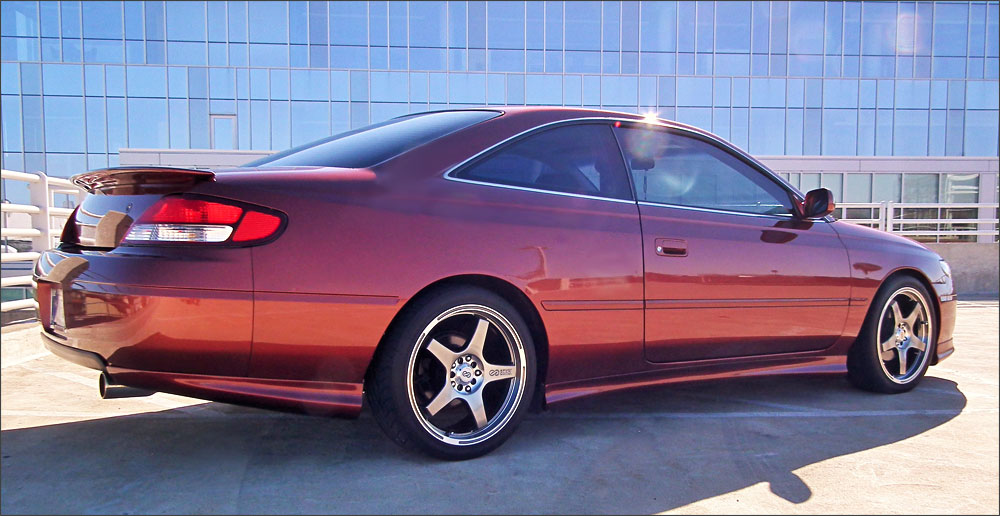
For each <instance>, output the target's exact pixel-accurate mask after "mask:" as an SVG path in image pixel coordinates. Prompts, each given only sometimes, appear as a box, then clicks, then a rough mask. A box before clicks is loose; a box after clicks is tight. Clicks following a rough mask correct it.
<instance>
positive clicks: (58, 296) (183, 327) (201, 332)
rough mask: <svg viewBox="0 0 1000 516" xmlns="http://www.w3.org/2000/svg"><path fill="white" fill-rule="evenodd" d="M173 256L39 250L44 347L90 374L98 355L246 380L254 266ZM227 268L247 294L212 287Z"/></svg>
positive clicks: (113, 361)
mask: <svg viewBox="0 0 1000 516" xmlns="http://www.w3.org/2000/svg"><path fill="white" fill-rule="evenodd" d="M173 253H174V254H172V255H171V254H161V255H153V254H145V255H129V254H124V253H116V252H114V251H111V252H93V251H87V252H77V253H71V252H62V251H46V252H45V253H43V254H42V256H41V257H40V258H39V260H38V263H37V265H36V266H35V280H36V282H37V285H38V287H37V289H36V296H37V301H38V308H39V310H38V311H39V319H40V320H41V323H42V327H43V328H44V330H45V333H44V335H45V339H46V342H47V343H53V344H56V343H57V344H58V345H60V346H61V347H57V348H55V349H56V350H58V351H53V353H55V354H57V355H59V356H63V357H64V358H69V357H68V356H67V355H70V354H73V356H75V357H76V359H73V358H69V359H70V360H71V361H74V362H77V363H80V361H82V362H84V363H82V364H81V365H85V366H87V367H92V368H98V367H95V366H96V365H97V360H96V359H95V358H94V356H96V357H97V358H99V359H100V360H101V361H102V366H103V367H107V366H114V367H124V368H129V369H137V370H149V371H163V372H175V373H193V374H209V375H224V376H241V375H245V374H246V371H247V367H248V365H249V361H250V346H251V338H252V330H253V328H252V324H253V293H252V292H251V288H250V282H249V278H250V268H249V264H245V265H244V264H243V263H242V262H243V258H242V257H240V256H238V255H236V254H233V253H229V254H228V255H227V253H220V257H219V258H214V257H213V258H208V257H205V256H199V255H198V254H196V253H190V254H183V255H182V254H179V253H178V252H177V251H173ZM220 258H221V259H220ZM246 261H247V262H248V261H249V257H248V256H247V258H246ZM226 266H228V267H226ZM222 268H227V269H228V272H229V275H232V276H234V277H233V278H232V279H233V284H235V285H236V286H237V287H245V290H242V289H240V290H233V289H220V288H213V287H218V286H220V285H219V281H220V278H219V277H218V274H219V269H222ZM213 273H214V274H216V275H215V276H213ZM243 274H245V278H244V277H242V276H243ZM53 303H58V306H53ZM57 314H58V316H57ZM75 351H79V352H81V353H89V355H83V356H88V357H90V358H80V353H76V354H74V352H75ZM91 355H93V356H91ZM103 367H100V368H103Z"/></svg>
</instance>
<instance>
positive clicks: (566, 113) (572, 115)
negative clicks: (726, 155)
mask: <svg viewBox="0 0 1000 516" xmlns="http://www.w3.org/2000/svg"><path fill="white" fill-rule="evenodd" d="M443 111H493V112H499V113H501V114H502V116H501V117H498V118H508V119H509V118H511V117H516V118H520V117H531V118H533V119H536V120H537V119H539V118H544V119H545V120H544V122H545V123H550V122H558V121H561V120H574V119H578V118H608V119H614V120H630V121H635V122H651V123H655V124H657V125H662V126H666V127H673V128H677V129H684V130H686V131H691V132H695V133H698V134H701V135H704V136H708V137H710V138H712V139H716V140H720V141H723V142H725V143H727V144H729V145H732V144H730V143H729V142H728V141H726V140H725V139H724V138H722V137H720V136H718V135H716V134H713V133H711V132H709V131H706V130H704V129H701V128H699V127H695V126H693V125H688V124H685V123H681V122H677V121H675V120H668V119H665V118H660V117H659V116H658V113H656V112H655V111H652V110H651V111H650V112H649V114H636V113H628V112H624V111H613V110H610V109H594V108H583V107H566V106H470V107H461V108H451V109H436V110H430V111H423V112H419V113H411V114H423V113H439V112H443ZM404 116H408V115H404Z"/></svg>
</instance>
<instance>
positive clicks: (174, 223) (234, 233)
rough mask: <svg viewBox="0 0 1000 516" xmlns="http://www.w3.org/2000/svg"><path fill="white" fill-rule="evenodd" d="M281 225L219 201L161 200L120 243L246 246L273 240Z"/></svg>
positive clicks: (268, 215) (262, 212)
mask: <svg viewBox="0 0 1000 516" xmlns="http://www.w3.org/2000/svg"><path fill="white" fill-rule="evenodd" d="M281 222H282V218H281V217H280V216H278V215H276V214H272V213H266V212H265V209H264V208H260V209H255V208H254V207H241V206H237V205H236V204H231V203H227V202H225V201H221V200H212V201H210V200H205V199H189V198H183V197H164V198H163V199H160V200H159V201H157V202H156V204H154V205H153V206H151V207H150V208H149V209H147V210H146V211H145V212H144V213H143V214H142V216H141V217H139V220H138V221H136V223H135V224H133V225H132V227H131V228H129V231H128V234H127V235H125V238H124V242H127V243H154V242H163V243H169V242H186V243H223V242H230V241H231V242H239V243H241V244H246V243H252V242H255V241H260V240H266V239H268V238H270V237H272V236H274V235H275V233H277V232H278V230H279V229H280V227H281ZM230 237H232V238H230Z"/></svg>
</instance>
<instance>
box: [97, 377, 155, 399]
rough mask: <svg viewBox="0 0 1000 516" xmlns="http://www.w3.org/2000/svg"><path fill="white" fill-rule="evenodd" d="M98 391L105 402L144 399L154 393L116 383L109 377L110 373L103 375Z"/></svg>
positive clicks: (98, 384) (98, 381) (99, 380)
mask: <svg viewBox="0 0 1000 516" xmlns="http://www.w3.org/2000/svg"><path fill="white" fill-rule="evenodd" d="M97 390H98V391H99V392H100V393H101V399H105V400H113V399H118V398H142V397H144V396H149V395H151V394H153V391H147V390H146V389H138V388H136V387H128V386H125V385H122V384H119V383H115V382H114V381H113V380H112V379H111V377H110V376H108V373H101V377H100V378H99V379H98V380H97Z"/></svg>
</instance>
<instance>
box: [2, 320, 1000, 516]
mask: <svg viewBox="0 0 1000 516" xmlns="http://www.w3.org/2000/svg"><path fill="white" fill-rule="evenodd" d="M36 331H37V330H36V329H25V330H19V331H12V332H5V333H4V334H3V340H4V343H3V345H4V346H5V347H8V346H13V345H14V344H13V343H17V342H22V343H23V342H28V343H29V344H32V345H33V343H34V342H35V340H33V339H38V337H37V335H36V333H35V332H36ZM19 339H20V340H19ZM955 342H956V347H957V352H956V353H955V354H954V355H953V356H952V357H951V358H949V359H948V360H946V361H944V362H942V363H941V364H940V365H938V366H935V367H932V368H931V369H930V371H929V373H928V376H927V378H925V379H924V381H923V383H922V384H921V385H920V387H918V388H917V389H915V390H914V391H912V392H910V393H907V394H902V395H897V396H885V395H874V394H869V393H865V392H861V391H858V390H855V389H853V388H852V387H851V386H850V385H849V384H848V383H847V380H846V379H845V378H843V377H840V376H824V377H769V378H764V377H762V378H752V379H741V380H729V381H721V382H715V383H700V384H688V385H674V386H665V387H656V388H647V389H643V390H638V391H629V392H620V393H614V394H609V395H605V396H600V397H594V398H590V399H584V400H578V401H572V402H567V403H565V404H560V405H557V406H554V407H553V408H552V409H550V410H548V411H546V412H543V413H540V414H531V415H529V417H528V418H527V419H526V420H525V421H524V422H523V423H522V425H521V427H520V428H519V429H518V431H517V432H516V433H515V435H514V436H513V437H512V438H511V440H510V441H508V442H507V443H506V444H505V445H504V446H502V447H501V448H500V449H499V450H497V451H496V452H494V453H492V454H490V455H488V456H486V457H483V458H480V459H477V460H471V461H465V462H459V463H448V462H438V461H434V460H431V459H427V458H424V457H422V456H417V455H413V454H410V453H406V452H404V451H402V450H401V449H399V448H397V447H396V446H395V445H393V444H392V443H391V442H390V441H389V440H388V439H386V438H385V437H383V436H382V434H381V432H380V431H379V429H378V427H377V425H376V424H375V422H374V420H373V419H372V418H371V416H370V414H369V413H367V411H366V412H364V413H363V414H362V416H361V418H360V419H358V420H355V421H351V420H337V419H323V418H317V417H308V416H298V415H290V414H284V413H277V412H267V411H262V410H255V409H249V408H242V407H236V406H232V405H225V404H221V403H206V402H203V401H199V400H194V399H190V398H183V397H180V396H173V395H167V394H156V395H154V396H151V397H148V398H133V399H122V400H108V401H102V400H101V399H100V398H99V397H98V394H97V375H98V373H97V372H96V371H92V370H89V369H85V368H82V367H79V366H76V365H73V364H71V363H68V362H65V361H62V360H60V359H58V358H56V357H54V356H52V355H49V354H48V353H46V352H44V351H43V350H42V348H41V347H40V344H39V345H38V346H39V347H38V348H37V352H35V353H29V354H27V355H25V354H22V355H21V356H13V355H8V354H6V353H5V355H4V358H3V374H2V414H0V415H2V419H0V420H2V425H0V426H2V436H0V448H2V457H3V458H2V475H0V512H3V513H4V514H15V513H118V514H128V513H658V512H669V511H678V512H684V513H760V512H783V513H830V512H836V513H857V514H863V513H994V514H995V513H997V512H998V462H1000V460H998V457H1000V455H998V426H1000V424H998V377H1000V374H998V369H1000V366H998V358H1000V354H998V306H997V302H996V301H981V302H960V306H959V311H958V326H957V329H956V341H955Z"/></svg>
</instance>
